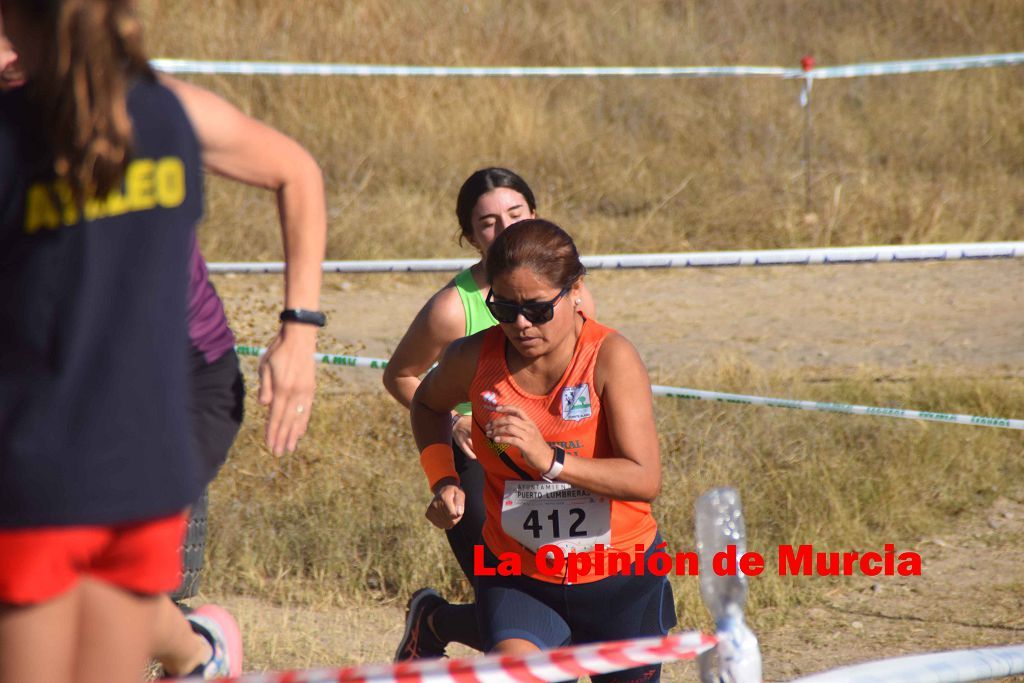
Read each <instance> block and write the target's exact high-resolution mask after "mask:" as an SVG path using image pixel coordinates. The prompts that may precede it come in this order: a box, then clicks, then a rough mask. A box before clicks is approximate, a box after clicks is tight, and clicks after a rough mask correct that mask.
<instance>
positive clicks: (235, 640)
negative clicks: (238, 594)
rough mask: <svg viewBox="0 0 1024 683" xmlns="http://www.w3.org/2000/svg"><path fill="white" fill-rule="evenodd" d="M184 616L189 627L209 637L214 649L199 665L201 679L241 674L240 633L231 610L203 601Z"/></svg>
mask: <svg viewBox="0 0 1024 683" xmlns="http://www.w3.org/2000/svg"><path fill="white" fill-rule="evenodd" d="M186 618H187V619H188V620H189V622H191V624H192V630H193V631H195V632H196V633H198V634H199V635H201V636H203V637H204V638H206V639H207V640H208V641H210V646H211V648H212V649H213V656H211V657H210V661H208V662H207V663H206V664H204V665H203V667H202V672H201V673H202V677H203V680H206V681H209V680H213V679H215V678H226V677H229V676H239V675H241V673H242V634H241V632H240V631H239V630H238V622H236V621H235V618H234V617H233V616H231V613H230V612H228V611H227V610H226V609H224V608H223V607H220V606H218V605H203V606H202V607H198V608H196V609H195V611H193V612H192V613H191V614H189V615H188V616H187V617H186ZM197 673H198V672H197Z"/></svg>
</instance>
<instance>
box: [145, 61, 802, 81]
mask: <svg viewBox="0 0 1024 683" xmlns="http://www.w3.org/2000/svg"><path fill="white" fill-rule="evenodd" d="M150 64H152V66H153V68H154V69H157V70H158V71H165V72H167V73H177V74H186V73H187V74H243V75H260V76H432V77H438V76H455V77H461V78H467V77H468V78H481V77H494V76H498V77H505V78H537V77H542V78H564V77H584V78H588V77H589V78H598V77H608V76H620V77H622V76H625V77H660V78H666V77H667V78H680V77H682V78H708V77H719V76H775V77H779V78H781V77H785V76H787V75H790V73H791V72H792V71H793V69H786V68H783V67H777V66H413V65H404V64H349V63H315V62H249V61H234V60H232V61H211V60H205V59H154V60H152V61H151V62H150ZM796 71H797V72H799V73H802V72H800V71H799V69H797V70H796Z"/></svg>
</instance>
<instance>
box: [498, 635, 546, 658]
mask: <svg viewBox="0 0 1024 683" xmlns="http://www.w3.org/2000/svg"><path fill="white" fill-rule="evenodd" d="M491 652H496V653H498V654H502V655H530V654H533V653H534V652H540V648H539V647H537V646H536V645H534V644H533V643H531V642H530V641H528V640H523V639H522V638H509V639H508V640H503V641H501V642H500V643H498V644H497V645H495V646H494V649H493V650H491Z"/></svg>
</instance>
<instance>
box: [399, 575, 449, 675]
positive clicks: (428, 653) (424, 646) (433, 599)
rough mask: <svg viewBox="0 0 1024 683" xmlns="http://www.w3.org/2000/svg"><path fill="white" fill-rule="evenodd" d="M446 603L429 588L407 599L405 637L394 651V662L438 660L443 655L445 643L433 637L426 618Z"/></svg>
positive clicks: (420, 590)
mask: <svg viewBox="0 0 1024 683" xmlns="http://www.w3.org/2000/svg"><path fill="white" fill-rule="evenodd" d="M447 604H448V601H447V600H445V599H444V598H442V597H441V596H440V595H438V594H437V592H436V591H434V590H433V589H430V588H421V589H419V590H418V591H416V592H415V593H413V594H412V597H411V598H409V604H408V605H406V608H405V635H403V636H402V642H400V643H399V644H398V649H397V650H396V651H395V661H396V662H404V661H407V660H411V659H438V658H440V657H444V656H446V655H445V651H444V648H445V645H447V643H444V642H441V640H440V639H439V638H438V637H437V636H436V635H434V632H433V630H431V628H430V624H429V623H427V618H428V617H429V616H430V615H431V614H433V613H434V610H436V609H437V608H438V607H440V606H441V605H447Z"/></svg>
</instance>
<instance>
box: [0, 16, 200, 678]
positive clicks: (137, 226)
mask: <svg viewBox="0 0 1024 683" xmlns="http://www.w3.org/2000/svg"><path fill="white" fill-rule="evenodd" d="M123 4H127V3H116V2H98V1H97V2H78V3H73V4H72V3H62V2H47V3H36V2H28V1H27V0H26V1H18V0H4V2H3V4H2V13H3V17H4V22H5V27H4V28H5V31H6V33H7V35H8V36H9V37H10V39H11V42H12V43H13V44H14V46H15V48H16V49H17V50H18V52H19V56H20V58H21V64H22V67H23V68H24V70H25V72H26V74H27V75H28V77H29V80H30V86H29V87H28V88H22V89H20V90H16V91H13V92H10V93H6V94H4V95H0V150H2V151H0V291H3V292H4V297H2V299H0V329H2V330H3V331H4V332H3V334H2V335H0V558H3V559H0V604H2V606H0V681H3V682H5V683H6V682H7V681H71V680H76V681H100V680H103V681H130V680H138V678H139V672H140V671H141V670H142V668H143V667H144V665H145V662H146V659H147V657H148V654H149V650H150V646H151V640H152V634H153V627H154V624H155V616H156V606H157V600H156V598H157V596H159V595H161V594H162V593H163V592H165V591H167V590H169V589H171V588H173V587H174V585H175V584H176V582H177V575H178V567H179V565H178V562H177V546H178V543H179V542H180V534H181V530H182V528H183V516H182V511H183V510H184V509H185V507H186V506H187V505H188V504H189V503H191V501H192V500H194V499H195V497H196V496H197V495H198V493H199V484H200V481H199V473H198V469H197V459H196V457H195V454H194V452H193V447H192V444H191V442H190V440H189V437H188V434H189V426H188V419H187V415H186V410H185V394H186V365H185V363H186V357H185V353H184V349H185V345H186V339H187V338H186V329H185V316H186V300H185V299H186V297H185V293H186V286H187V281H186V275H187V259H188V254H189V242H190V239H191V235H192V230H193V228H194V225H195V223H196V221H197V220H198V219H199V217H200V215H201V211H202V178H201V171H200V163H201V162H200V157H199V147H198V143H197V141H196V138H195V135H194V133H193V131H192V127H191V125H190V124H189V121H188V118H187V117H186V115H185V112H184V111H183V109H182V108H181V106H180V104H179V103H178V101H177V99H176V98H175V97H174V96H173V95H172V94H171V93H170V92H169V91H168V90H167V89H166V88H163V87H162V86H160V85H159V84H158V83H157V82H156V80H155V78H154V77H153V75H152V73H151V72H150V71H149V68H148V66H147V63H146V61H145V57H144V55H143V54H142V52H141V49H140V48H139V43H138V40H137V33H135V32H134V29H135V28H136V25H135V24H133V23H132V22H131V21H130V20H128V19H127V15H126V13H125V9H126V8H125V7H124V6H122V5H123ZM104 32H105V33H107V35H103V33H104ZM154 358H159V359H160V362H153V359H154ZM43 568H45V570H44V569H43Z"/></svg>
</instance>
